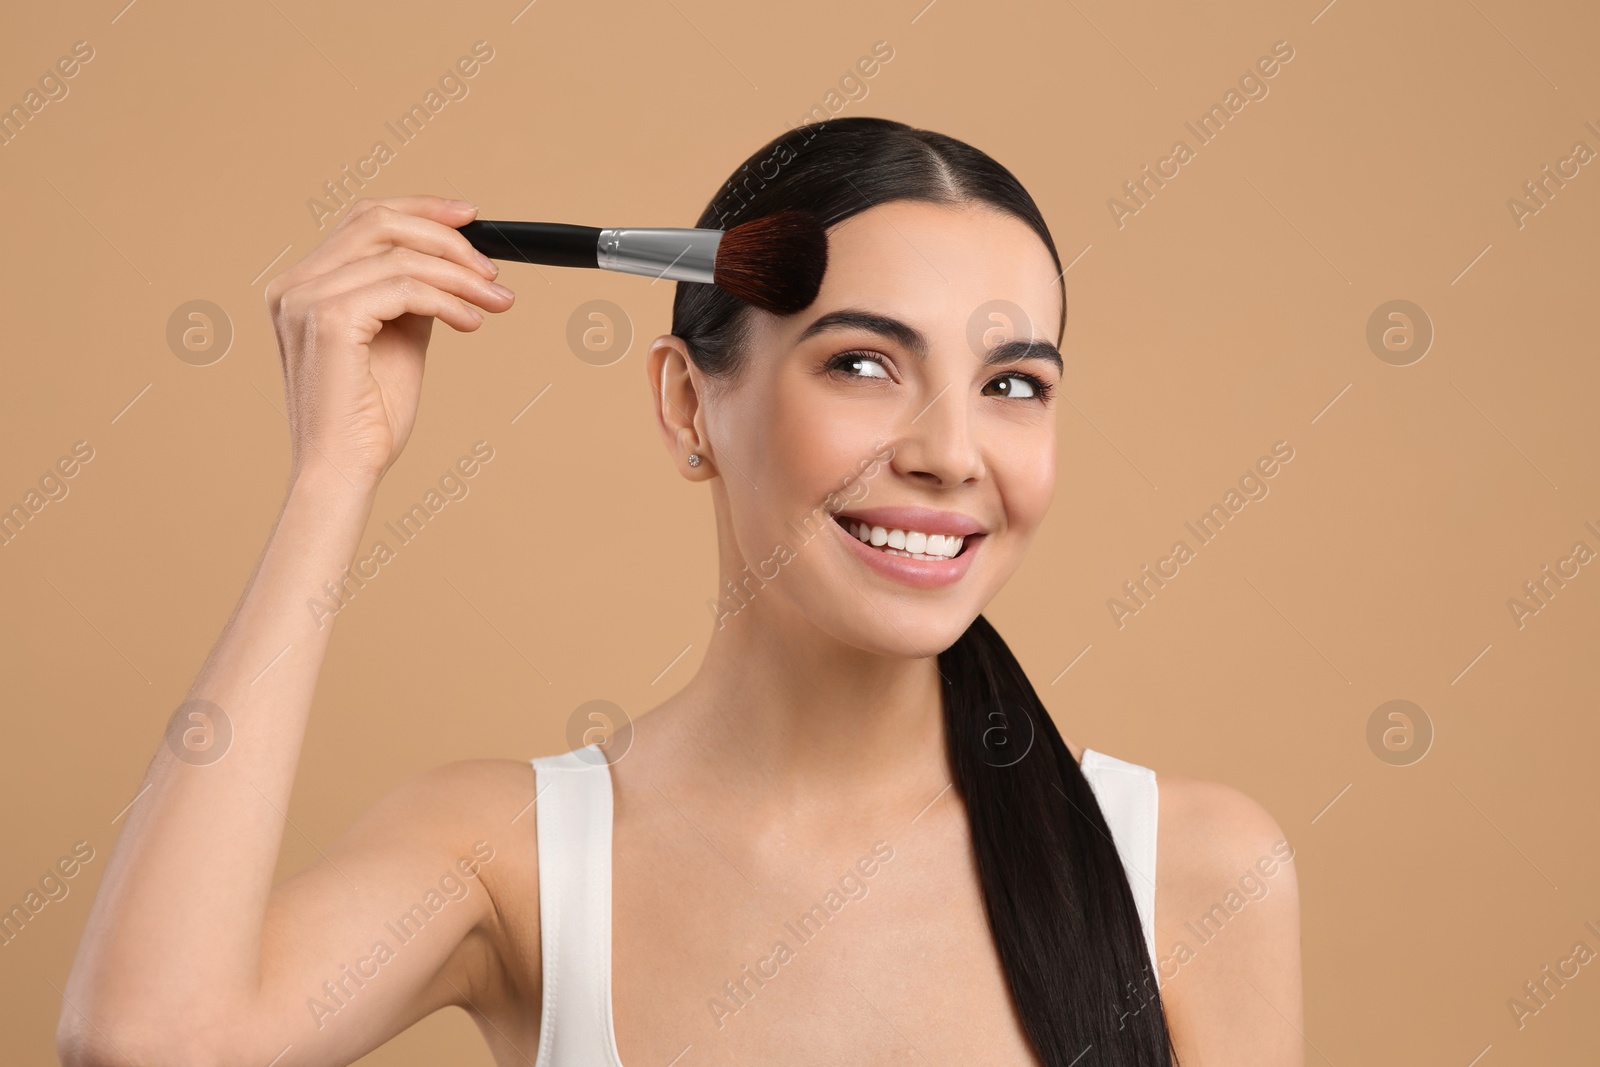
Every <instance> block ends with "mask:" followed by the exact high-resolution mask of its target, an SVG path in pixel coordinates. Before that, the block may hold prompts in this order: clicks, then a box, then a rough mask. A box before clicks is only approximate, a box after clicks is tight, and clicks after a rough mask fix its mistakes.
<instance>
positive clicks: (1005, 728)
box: [938, 615, 1176, 1067]
mask: <svg viewBox="0 0 1600 1067" xmlns="http://www.w3.org/2000/svg"><path fill="white" fill-rule="evenodd" d="M938 664H939V671H940V673H941V674H942V675H943V676H944V678H945V685H944V721H945V738H946V744H947V747H948V750H949V755H950V763H951V766H952V767H953V768H954V769H955V785H956V788H957V789H958V790H959V791H960V793H961V796H962V798H963V799H964V800H965V801H966V808H967V819H968V822H969V824H970V825H971V830H972V846H973V850H974V852H975V853H976V855H977V862H978V874H979V878H980V880H981V883H982V885H983V899H984V907H985V910H986V911H987V913H988V917H989V929H990V931H991V932H992V934H993V936H994V942H995V947H996V948H997V949H998V950H999V954H1000V962H1001V965H1002V967H1003V968H1004V970H1005V974H1006V980H1007V983H1008V984H1009V986H1010V988H1011V996H1012V998H1013V1000H1014V1001H1015V1003H1016V1007H1017V1012H1018V1014H1019V1016H1020V1017H1021V1019H1022V1024H1023V1027H1024V1029H1026V1031H1027V1033H1028V1036H1029V1038H1030V1039H1031V1040H1032V1042H1033V1046H1034V1048H1035V1050H1036V1051H1037V1052H1038V1054H1039V1058H1040V1060H1041V1061H1042V1062H1043V1063H1044V1064H1045V1067H1068V1065H1076V1067H1091V1065H1093V1067H1168V1065H1169V1064H1171V1063H1173V1062H1175V1059H1176V1051H1175V1050H1174V1049H1173V1048H1172V1044H1171V1038H1170V1035H1169V1034H1168V1032H1167V1024H1166V1016H1165V1013H1164V1012H1163V1010H1162V1006H1161V998H1160V996H1159V995H1157V996H1155V997H1153V998H1149V999H1150V1003H1148V1004H1144V1003H1143V1002H1144V1000H1145V999H1146V998H1147V996H1148V994H1147V993H1145V992H1143V991H1144V990H1146V989H1149V988H1153V986H1154V975H1153V972H1152V963H1151V961H1150V959H1149V953H1148V951H1147V949H1146V947H1145V939H1144V930H1143V927H1142V926H1141V925H1140V923H1139V914H1138V910H1137V907H1136V906H1135V904H1134V900H1133V891H1132V889H1131V888H1130V887H1129V885H1128V878H1127V874H1126V872H1125V871H1124V869H1123V866H1122V860H1121V856H1120V854H1119V853H1118V852H1117V849H1116V845H1115V844H1114V843H1113V842H1112V839H1111V830H1110V827H1109V826H1108V825H1107V824H1106V819H1105V815H1104V814H1103V813H1102V812H1101V810H1100V805H1099V802H1098V801H1097V800H1096V799H1095V794H1094V791H1093V790H1092V789H1091V788H1090V786H1089V782H1088V780H1087V779H1086V778H1084V776H1083V770H1082V768H1080V767H1079V765H1078V761H1077V760H1075V759H1073V758H1072V753H1071V751H1070V750H1069V749H1068V748H1067V746H1066V742H1064V741H1062V739H1061V734H1060V732H1059V731H1057V730H1056V727H1055V723H1054V722H1052V721H1051V719H1050V715H1049V713H1048V712H1047V711H1046V710H1045V708H1044V705H1043V704H1042V703H1041V702H1040V700H1039V696H1038V694H1037V693H1035V692H1034V689H1033V685H1032V684H1031V683H1030V682H1029V681H1028V677H1027V675H1026V674H1024V673H1023V670H1022V667H1021V665H1020V664H1019V663H1018V662H1017V660H1016V657H1015V656H1013V655H1012V654H1011V650H1010V649H1009V648H1008V647H1006V643H1005V641H1003V640H1002V639H1001V637H1000V635H999V633H997V632H996V631H995V628H994V627H993V626H992V625H990V623H989V620H987V619H985V618H984V617H983V616H982V615H979V616H978V617H977V618H976V619H974V620H973V622H972V625H971V626H969V627H967V630H966V632H965V633H964V634H962V635H961V637H960V638H959V639H957V641H956V643H955V644H954V645H951V646H950V647H949V648H948V649H946V650H945V651H944V652H942V653H940V654H939V657H938ZM1141 1005H1142V1010H1141Z"/></svg>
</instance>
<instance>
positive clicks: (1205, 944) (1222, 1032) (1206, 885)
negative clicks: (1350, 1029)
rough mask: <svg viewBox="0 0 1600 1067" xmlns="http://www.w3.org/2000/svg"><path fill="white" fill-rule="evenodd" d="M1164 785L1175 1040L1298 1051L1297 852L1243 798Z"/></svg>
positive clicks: (1164, 919)
mask: <svg viewBox="0 0 1600 1067" xmlns="http://www.w3.org/2000/svg"><path fill="white" fill-rule="evenodd" d="M1156 782H1157V790H1158V795H1159V797H1160V801H1159V811H1160V815H1159V819H1158V822H1157V832H1156V878H1155V880H1156V914H1155V933H1156V948H1157V954H1156V967H1157V971H1158V973H1159V975H1160V979H1161V982H1162V986H1163V989H1162V997H1163V1000H1164V1001H1167V1002H1168V1005H1169V1014H1170V1016H1171V1019H1172V1025H1173V1028H1174V1033H1175V1034H1176V1033H1178V1032H1179V1031H1184V1032H1186V1033H1187V1034H1188V1035H1189V1036H1188V1040H1190V1041H1192V1042H1197V1043H1198V1044H1197V1045H1195V1046H1193V1047H1198V1048H1203V1049H1213V1048H1214V1049H1218V1050H1221V1049H1226V1048H1229V1047H1236V1046H1237V1042H1238V1041H1239V1040H1241V1039H1243V1035H1245V1034H1250V1033H1254V1034H1255V1035H1256V1037H1252V1038H1250V1039H1249V1040H1258V1039H1260V1040H1268V1038H1267V1037H1265V1036H1263V1035H1272V1036H1271V1037H1270V1041H1271V1042H1272V1044H1271V1047H1272V1048H1278V1047H1279V1045H1278V1041H1279V1039H1280V1038H1281V1039H1282V1040H1283V1041H1285V1042H1289V1041H1291V1040H1292V1041H1294V1042H1295V1044H1294V1047H1295V1048H1298V1047H1299V1046H1298V1043H1297V1042H1298V1039H1297V1038H1294V1037H1293V1035H1294V1033H1295V1031H1294V1030H1293V1029H1291V1028H1287V1027H1284V1023H1285V1021H1290V1022H1292V1025H1293V1026H1295V1027H1298V1026H1299V1023H1300V1018H1301V1014H1300V1013H1301V1003H1300V904H1299V885H1298V880H1297V878H1296V874H1295V866H1294V846H1293V845H1291V844H1290V843H1289V841H1288V839H1287V837H1286V836H1285V834H1284V833H1283V830H1282V828H1281V827H1280V826H1279V824H1278V820H1277V819H1276V818H1274V817H1273V815H1272V813H1271V812H1269V811H1268V810H1267V809H1266V808H1265V807H1264V806H1263V805H1262V804H1261V803H1260V802H1259V801H1257V800H1256V799H1255V798H1254V797H1251V796H1250V795H1249V794H1247V793H1245V792H1244V791H1242V790H1240V789H1237V788H1235V787H1233V786H1231V785H1227V784H1224V783H1222V782H1214V781H1206V780H1203V779H1197V778H1188V777H1183V776H1180V775H1168V774H1158V775H1156ZM1190 964H1195V965H1194V966H1193V967H1191V966H1190ZM1252 986H1253V987H1254V988H1252ZM1219 1020H1228V1021H1227V1022H1222V1021H1219ZM1251 1027H1255V1028H1256V1029H1255V1030H1254V1031H1252V1030H1251V1029H1250V1028H1251ZM1280 1028H1282V1029H1284V1030H1286V1034H1278V1033H1277V1031H1278V1030H1279V1029H1280ZM1230 1043H1232V1044H1230ZM1252 1047H1254V1046H1252ZM1180 1049H1181V1046H1180Z"/></svg>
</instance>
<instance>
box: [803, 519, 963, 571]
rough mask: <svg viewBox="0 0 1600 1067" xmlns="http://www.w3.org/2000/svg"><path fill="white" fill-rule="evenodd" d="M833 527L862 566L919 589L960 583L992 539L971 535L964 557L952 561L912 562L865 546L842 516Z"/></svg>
mask: <svg viewBox="0 0 1600 1067" xmlns="http://www.w3.org/2000/svg"><path fill="white" fill-rule="evenodd" d="M830 525H832V526H833V528H834V529H835V530H837V531H838V532H839V536H840V537H841V538H843V539H844V541H845V542H846V543H847V545H848V546H849V551H850V552H852V553H854V554H855V555H856V557H857V558H858V559H860V560H861V562H863V563H865V564H866V565H867V566H869V567H871V568H872V569H873V570H875V571H877V572H878V573H879V574H881V575H883V576H884V577H885V578H891V579H893V580H894V581H897V582H900V583H901V584H903V585H909V586H913V587H915V588H918V589H937V588H939V587H940V586H946V585H950V584H952V583H954V582H959V581H960V580H961V577H962V575H964V574H966V573H967V568H969V567H971V566H972V557H973V556H974V555H976V554H977V552H978V549H979V548H980V547H981V546H982V544H983V541H984V538H985V537H987V536H988V535H987V534H967V535H966V539H965V540H964V541H963V543H962V545H961V554H960V555H958V556H954V557H952V558H950V559H944V560H933V559H912V558H911V557H910V556H897V555H894V554H893V553H891V552H883V551H880V550H879V549H876V548H873V547H872V546H871V545H867V544H864V543H862V541H861V539H860V538H858V537H856V536H855V534H852V533H851V532H850V531H849V530H847V529H845V528H844V525H843V524H842V523H840V522H839V518H838V516H835V517H834V519H833V522H832V523H831V524H830Z"/></svg>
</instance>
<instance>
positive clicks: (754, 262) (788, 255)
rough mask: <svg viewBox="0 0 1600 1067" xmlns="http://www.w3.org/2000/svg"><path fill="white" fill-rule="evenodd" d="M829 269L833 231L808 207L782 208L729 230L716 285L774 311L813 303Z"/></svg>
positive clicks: (790, 310)
mask: <svg viewBox="0 0 1600 1067" xmlns="http://www.w3.org/2000/svg"><path fill="white" fill-rule="evenodd" d="M827 269H828V234H827V231H826V230H824V229H823V228H822V223H821V220H819V219H818V218H817V216H816V215H814V214H812V213H811V212H809V211H779V212H775V213H773V214H771V215H766V216H763V217H762V218H759V219H751V220H750V221H749V222H742V223H740V224H739V225H737V226H735V227H733V228H732V229H730V230H727V231H725V232H724V233H723V235H722V240H721V241H720V242H718V244H717V262H716V266H715V267H714V268H713V269H712V278H713V280H714V281H715V283H716V285H717V286H718V287H719V288H721V289H723V290H725V291H726V292H728V293H730V294H732V295H733V296H736V297H738V298H739V299H740V300H743V301H745V302H746V303H748V304H754V305H755V306H756V307H758V308H761V309H762V310H764V311H770V312H772V313H773V314H774V315H792V314H794V313H795V312H797V311H801V310H803V309H805V308H807V307H809V306H810V305H811V302H812V301H813V300H815V299H816V298H817V291H818V290H819V289H821V288H822V275H823V274H824V273H825V272H826V271H827Z"/></svg>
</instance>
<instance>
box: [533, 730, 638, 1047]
mask: <svg viewBox="0 0 1600 1067" xmlns="http://www.w3.org/2000/svg"><path fill="white" fill-rule="evenodd" d="M531 762H532V763H533V768H534V798H535V800H534V813H535V819H536V820H537V830H538V851H539V945H540V952H541V955H542V956H543V961H542V968H543V975H544V997H543V1001H542V1010H541V1015H540V1023H539V1054H538V1057H537V1059H536V1060H535V1063H534V1067H557V1065H562V1067H564V1065H569V1064H573V1065H576V1064H585V1065H590V1067H593V1065H602V1067H621V1064H620V1063H618V1062H617V1055H616V1035H615V1033H614V1032H613V1031H612V1024H611V817H612V793H611V767H610V765H609V764H608V763H607V762H606V758H605V755H604V753H602V752H601V751H600V748H599V746H597V745H586V746H584V747H582V748H576V749H573V750H572V751H570V752H565V753H562V754H561V755H559V756H540V757H536V758H535V759H533V760H532V761H531Z"/></svg>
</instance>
